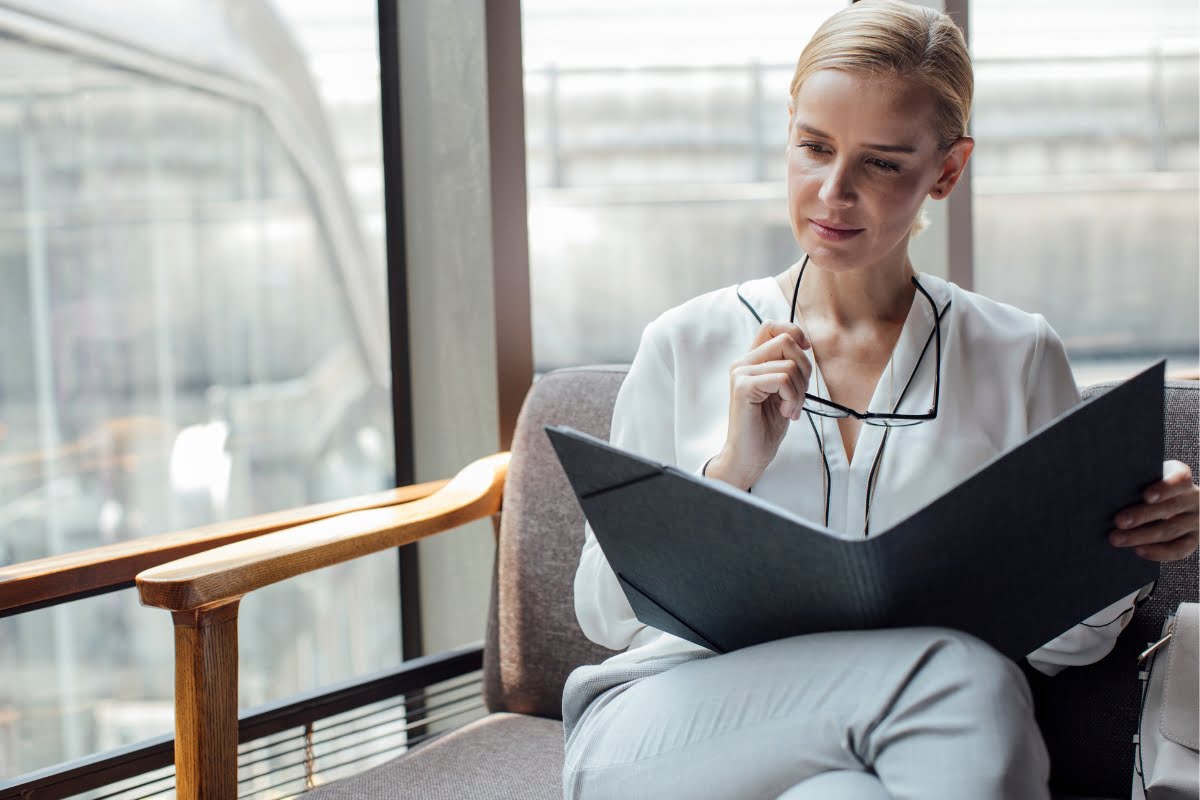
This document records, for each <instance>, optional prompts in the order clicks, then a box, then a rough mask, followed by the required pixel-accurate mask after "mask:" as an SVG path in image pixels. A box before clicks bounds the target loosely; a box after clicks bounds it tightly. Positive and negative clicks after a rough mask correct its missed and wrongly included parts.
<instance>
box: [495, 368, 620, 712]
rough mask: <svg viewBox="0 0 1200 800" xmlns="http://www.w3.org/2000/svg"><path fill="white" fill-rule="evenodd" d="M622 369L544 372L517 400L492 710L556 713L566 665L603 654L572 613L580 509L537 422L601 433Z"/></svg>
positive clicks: (500, 563)
mask: <svg viewBox="0 0 1200 800" xmlns="http://www.w3.org/2000/svg"><path fill="white" fill-rule="evenodd" d="M627 371H628V367H626V366H611V367H607V366H597V367H581V368H571V369H562V370H555V371H553V372H548V373H546V374H545V375H543V376H542V377H541V378H540V379H539V380H538V381H537V382H536V383H535V384H534V385H533V387H532V388H531V389H530V390H529V394H528V395H527V396H526V398H525V404H524V405H523V406H522V408H521V414H520V416H519V417H518V419H517V427H516V430H515V431H514V433H513V443H512V454H513V455H512V461H511V462H510V464H509V466H508V477H507V478H506V479H505V485H504V505H503V509H504V510H503V513H502V514H501V516H500V542H499V546H498V548H497V551H496V576H495V579H494V580H493V581H492V607H491V611H490V619H489V621H488V634H487V645H486V648H485V650H484V697H485V698H486V700H487V704H488V708H489V709H490V710H492V711H515V712H519V713H522V714H537V715H539V716H543V717H553V718H556V719H561V718H562V690H563V684H564V683H565V682H566V680H567V676H568V675H569V674H570V673H571V670H573V669H574V668H575V667H577V666H579V665H581V664H595V663H597V662H599V661H603V660H604V659H605V658H607V657H608V656H611V655H612V651H611V650H607V649H605V648H603V647H600V646H599V645H596V644H593V643H592V642H590V641H588V639H587V638H586V637H585V636H584V635H583V631H581V630H580V629H579V623H578V622H577V621H576V619H575V601H574V580H575V569H576V567H577V566H578V564H579V552H580V550H581V549H582V548H583V522H584V520H583V511H582V510H581V509H580V508H579V503H578V502H576V500H575V495H574V494H573V493H572V491H571V486H570V484H569V483H568V482H567V476H566V474H565V473H564V472H563V470H562V466H561V465H560V464H559V463H558V458H557V457H556V456H555V455H554V450H553V449H552V448H551V446H550V440H549V438H547V436H546V432H545V430H543V426H545V425H560V424H561V425H570V426H571V427H573V428H576V429H578V430H581V431H584V432H586V433H590V434H592V435H593V436H599V437H601V438H604V439H607V438H608V435H609V426H610V423H611V422H612V408H613V403H614V401H615V400H616V397H617V390H618V389H619V388H620V386H621V381H623V380H624V379H625V373H626V372H627Z"/></svg>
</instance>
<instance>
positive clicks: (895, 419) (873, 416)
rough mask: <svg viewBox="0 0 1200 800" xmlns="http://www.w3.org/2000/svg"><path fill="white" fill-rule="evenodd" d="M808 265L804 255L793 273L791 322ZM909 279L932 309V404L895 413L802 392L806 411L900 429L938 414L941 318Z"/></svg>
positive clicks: (922, 289) (924, 294)
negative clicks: (857, 408)
mask: <svg viewBox="0 0 1200 800" xmlns="http://www.w3.org/2000/svg"><path fill="white" fill-rule="evenodd" d="M807 266H808V256H807V255H805V257H804V263H803V264H801V265H800V274H799V275H797V276H796V288H795V289H794V290H793V291H792V313H791V320H790V321H791V322H793V323H794V322H795V321H796V298H797V297H799V295H800V280H801V279H802V278H803V277H804V268H805V267H807ZM912 282H913V286H915V287H917V291H919V292H920V293H921V294H922V295H923V296H924V297H925V299H926V300H928V301H929V306H930V308H932V309H933V325H934V328H933V331H934V337H935V343H936V347H935V348H934V355H935V357H936V359H937V361H936V365H935V366H936V371H935V372H934V376H933V405H932V406H931V407H930V409H929V411H927V412H925V413H924V414H895V413H885V412H876V411H855V410H854V409H852V408H848V407H846V406H844V405H842V404H841V403H835V402H833V401H832V400H828V399H826V398H824V397H818V396H816V395H815V394H809V393H808V392H805V393H804V398H805V400H804V410H805V411H807V412H810V413H812V414H816V415H818V416H822V417H832V418H834V419H845V418H846V417H854V418H855V419H857V420H861V421H862V423H863V424H864V425H877V426H879V427H883V428H903V427H907V426H909V425H920V424H921V423H922V422H928V421H929V420H931V419H935V418H936V417H937V414H938V400H939V398H940V397H941V389H942V386H941V384H942V319H941V316H940V315H939V314H938V309H937V303H935V302H934V301H933V298H932V297H930V296H929V292H927V291H925V287H924V286H922V285H921V284H920V282H919V281H918V280H917V278H916V276H915V275H914V276H913V279H912ZM926 346H928V342H927V343H926ZM924 354H925V353H924V351H922V353H921V355H922V356H924ZM914 374H915V373H914ZM911 382H912V378H911V377H910V378H909V383H911ZM907 391H908V385H907V384H906V385H905V387H904V391H902V392H901V393H900V397H899V398H898V399H897V401H896V403H897V405H899V403H900V401H901V400H903V399H904V394H905V392H907Z"/></svg>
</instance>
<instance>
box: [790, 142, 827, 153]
mask: <svg viewBox="0 0 1200 800" xmlns="http://www.w3.org/2000/svg"><path fill="white" fill-rule="evenodd" d="M796 146H797V147H799V148H800V149H801V150H807V151H809V152H810V153H814V154H819V155H824V154H826V153H828V152H829V151H828V150H827V149H826V148H825V145H823V144H820V143H818V142H800V144H798V145H796Z"/></svg>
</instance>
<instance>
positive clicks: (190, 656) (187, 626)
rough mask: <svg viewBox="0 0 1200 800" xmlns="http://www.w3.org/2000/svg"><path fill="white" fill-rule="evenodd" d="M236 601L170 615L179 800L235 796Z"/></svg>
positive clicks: (206, 799)
mask: <svg viewBox="0 0 1200 800" xmlns="http://www.w3.org/2000/svg"><path fill="white" fill-rule="evenodd" d="M238 603H239V600H233V601H230V602H227V603H222V604H220V605H216V606H211V607H206V608H202V609H197V610H194V611H176V612H173V613H172V615H171V616H172V617H173V618H174V622H175V791H176V797H178V798H179V800H229V798H233V797H237V744H238V713H237V712H238V707H237V701H238V697H237V693H238V683H237V681H238V644H237V613H238Z"/></svg>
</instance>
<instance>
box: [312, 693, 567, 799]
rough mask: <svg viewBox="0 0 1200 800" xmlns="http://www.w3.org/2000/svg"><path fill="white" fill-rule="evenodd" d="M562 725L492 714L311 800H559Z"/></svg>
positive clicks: (316, 793) (315, 793)
mask: <svg viewBox="0 0 1200 800" xmlns="http://www.w3.org/2000/svg"><path fill="white" fill-rule="evenodd" d="M562 763H563V735H562V725H561V724H559V723H558V722H555V721H554V720H549V719H540V718H537V717H527V716H522V715H519V714H490V715H488V716H487V717H484V718H483V719H481V720H477V721H475V722H473V723H471V724H470V725H467V726H465V727H463V728H460V729H459V730H456V731H454V732H452V733H448V734H446V735H445V736H442V737H439V738H437V739H434V740H433V741H431V742H429V743H428V744H426V745H423V746H421V747H418V748H416V749H415V750H413V751H412V752H410V753H407V754H405V755H403V756H401V757H400V758H396V759H393V760H392V761H389V762H387V763H386V764H382V765H381V766H378V767H375V768H374V769H370V770H367V771H366V772H363V773H361V774H359V775H355V776H354V777H352V778H346V779H345V780H341V781H337V782H335V783H331V784H329V785H328V786H325V787H321V788H319V789H314V790H313V791H311V792H309V793H307V794H306V795H304V796H305V798H312V800H382V798H388V800H409V798H411V800H497V798H505V800H562Z"/></svg>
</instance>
